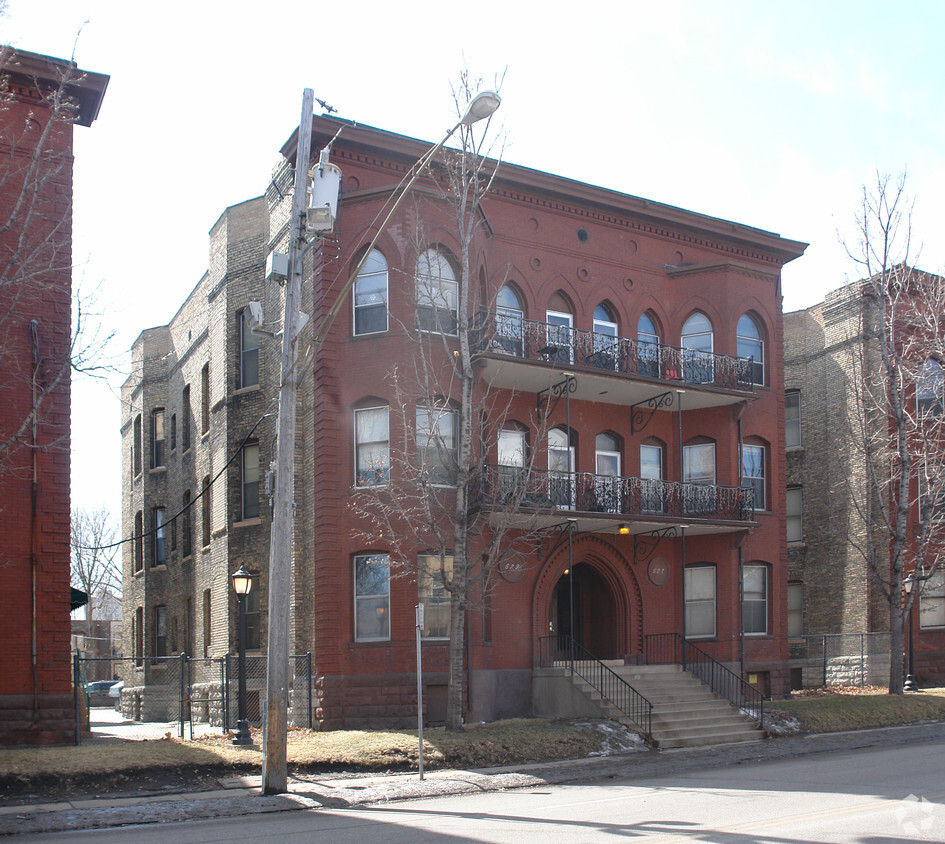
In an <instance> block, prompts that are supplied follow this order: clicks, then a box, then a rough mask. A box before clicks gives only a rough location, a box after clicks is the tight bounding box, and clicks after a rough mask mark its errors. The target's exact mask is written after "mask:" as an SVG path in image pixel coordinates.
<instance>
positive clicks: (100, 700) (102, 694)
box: [85, 680, 115, 707]
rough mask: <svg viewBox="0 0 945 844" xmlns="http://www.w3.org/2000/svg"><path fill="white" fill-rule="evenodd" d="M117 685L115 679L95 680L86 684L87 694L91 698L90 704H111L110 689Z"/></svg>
mask: <svg viewBox="0 0 945 844" xmlns="http://www.w3.org/2000/svg"><path fill="white" fill-rule="evenodd" d="M113 685H115V681H114V680H94V681H93V682H91V683H86V684H85V694H86V696H87V697H88V699H89V706H90V707H92V706H111V705H112V699H111V697H110V696H109V694H108V690H109V689H110V688H111V687H112V686H113Z"/></svg>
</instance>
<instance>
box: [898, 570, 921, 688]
mask: <svg viewBox="0 0 945 844" xmlns="http://www.w3.org/2000/svg"><path fill="white" fill-rule="evenodd" d="M914 586H915V572H910V573H909V575H908V577H906V579H905V580H904V581H902V588H903V589H904V590H905V593H906V606H907V607H908V610H909V673H908V674H906V682H905V683H903V686H902V690H903V691H904V692H917V691H919V687H918V686H917V685H916V682H915V640H914V639H913V635H912V607H911V606H909V596H910V595H911V594H912V589H913V587H914Z"/></svg>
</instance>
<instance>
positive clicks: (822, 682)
mask: <svg viewBox="0 0 945 844" xmlns="http://www.w3.org/2000/svg"><path fill="white" fill-rule="evenodd" d="M788 654H789V657H788V658H789V660H790V665H791V671H792V686H794V687H795V688H802V689H816V688H819V687H821V686H885V685H887V683H888V682H889V633H821V634H815V635H809V636H798V637H792V638H791V640H790V641H789V642H788Z"/></svg>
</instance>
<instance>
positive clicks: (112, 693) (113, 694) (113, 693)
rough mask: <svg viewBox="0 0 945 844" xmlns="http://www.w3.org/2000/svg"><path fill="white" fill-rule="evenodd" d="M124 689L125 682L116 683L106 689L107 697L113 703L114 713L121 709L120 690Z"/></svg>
mask: <svg viewBox="0 0 945 844" xmlns="http://www.w3.org/2000/svg"><path fill="white" fill-rule="evenodd" d="M123 688H125V681H124V680H119V681H118V682H117V683H114V684H113V685H111V686H109V687H108V696H109V697H110V698H112V700H113V701H114V702H115V711H116V712H118V711H119V710H120V709H121V690H122V689H123Z"/></svg>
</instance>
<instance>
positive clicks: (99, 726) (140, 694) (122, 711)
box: [73, 653, 314, 744]
mask: <svg viewBox="0 0 945 844" xmlns="http://www.w3.org/2000/svg"><path fill="white" fill-rule="evenodd" d="M289 660H290V668H291V686H290V689H289V723H290V724H293V725H295V726H301V727H310V728H311V727H312V726H313V711H314V705H313V678H312V655H311V653H307V654H301V655H296V656H291V657H290V658H289ZM73 673H74V687H75V724H76V729H75V741H76V744H85V743H89V742H95V741H110V740H116V739H153V738H164V737H174V736H176V737H178V738H185V737H187V738H191V739H192V738H194V737H195V735H200V734H207V733H208V732H209V733H212V732H214V731H215V732H226V731H227V730H230V729H233V728H235V726H236V712H237V708H238V696H237V695H238V688H239V660H238V659H237V657H236V656H235V655H234V654H227V655H226V656H222V657H210V658H196V657H191V656H189V655H188V654H183V653H182V654H180V655H179V656H172V657H146V658H144V659H135V658H132V657H118V658H94V657H83V656H81V654H79V653H76V654H75V657H74V659H73ZM91 677H95V678H97V679H96V680H95V681H93V680H90V679H89V678H91ZM246 687H247V688H246V691H247V695H246V698H247V720H248V721H249V722H250V724H253V725H256V726H259V725H261V724H262V721H263V718H264V717H265V696H266V657H265V656H260V655H252V656H247V658H246Z"/></svg>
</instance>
